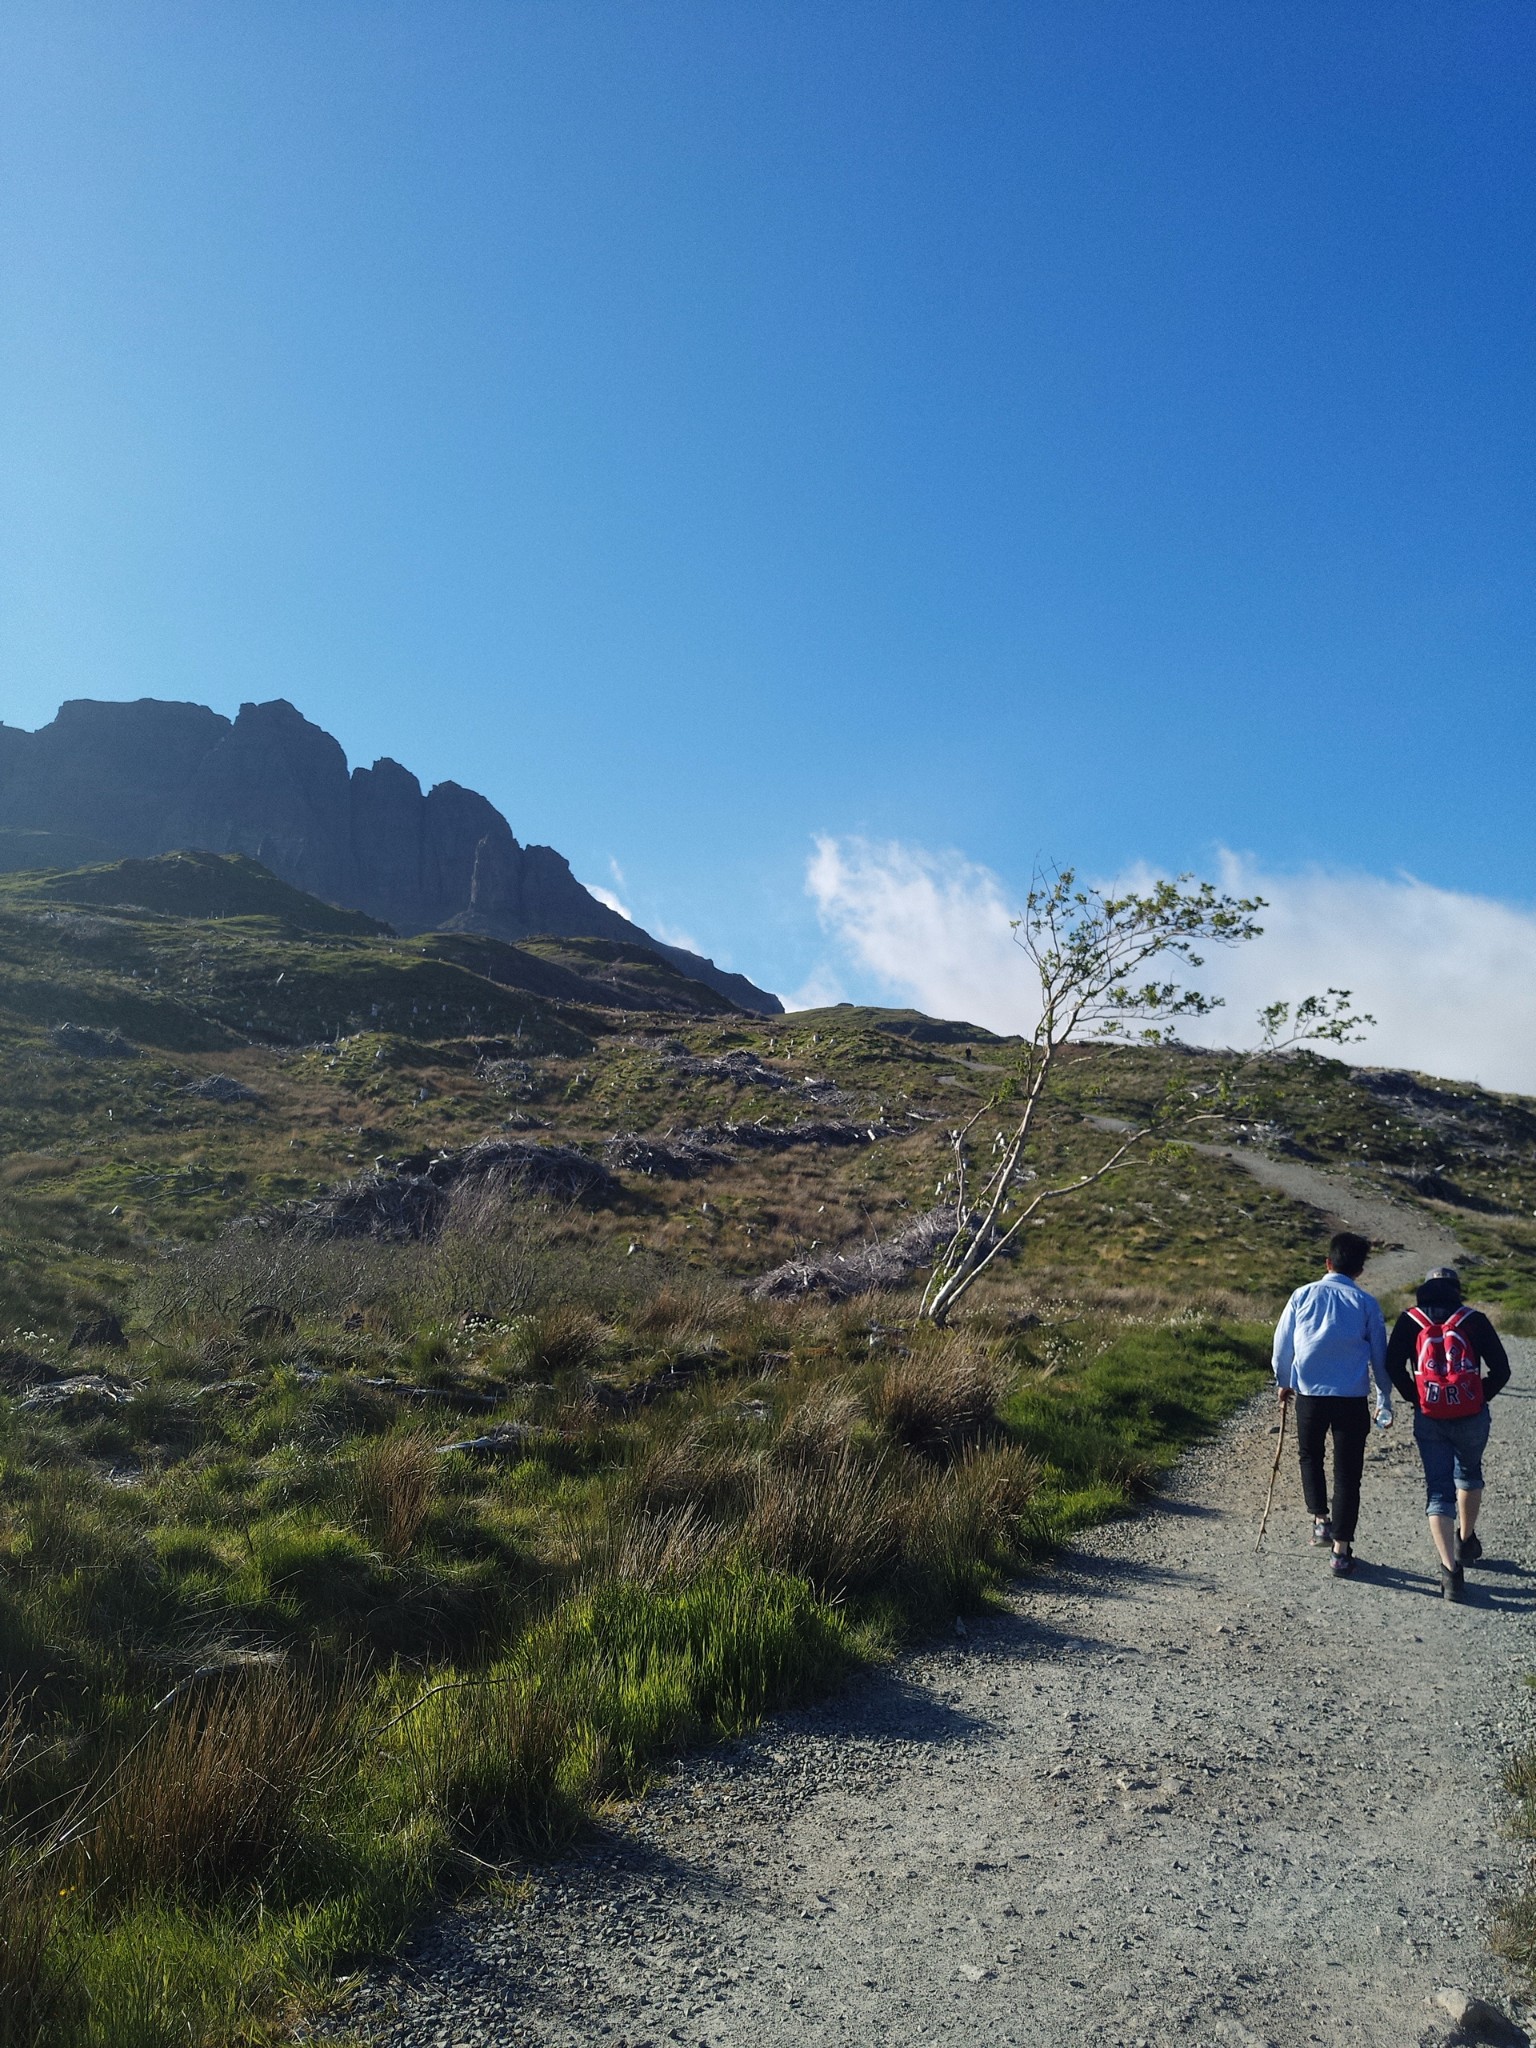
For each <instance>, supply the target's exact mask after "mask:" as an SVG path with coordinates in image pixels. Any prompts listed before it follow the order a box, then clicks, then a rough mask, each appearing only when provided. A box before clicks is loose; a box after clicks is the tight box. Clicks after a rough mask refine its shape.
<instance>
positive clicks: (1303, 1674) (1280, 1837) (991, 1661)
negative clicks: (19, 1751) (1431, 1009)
mask: <svg viewBox="0 0 1536 2048" xmlns="http://www.w3.org/2000/svg"><path fill="white" fill-rule="evenodd" d="M1404 1213H1406V1212H1404ZM1351 1220H1363V1219H1361V1218H1360V1217H1359V1215H1358V1211H1356V1213H1355V1214H1354V1215H1353V1216H1352V1218H1351ZM1398 1220H1399V1221H1401V1220H1402V1215H1401V1214H1400V1216H1399V1219H1398ZM1419 1250H1422V1247H1415V1255H1416V1256H1417V1253H1418V1251H1419ZM1511 1349H1512V1355H1513V1356H1514V1359H1515V1367H1516V1372H1515V1381H1514V1384H1513V1385H1512V1386H1511V1388H1510V1389H1509V1390H1508V1392H1506V1393H1505V1394H1504V1395H1503V1396H1501V1397H1500V1399H1499V1400H1498V1402H1497V1403H1496V1405H1495V1409H1494V1422H1495V1428H1494V1438H1493V1444H1492V1446H1491V1448H1490V1452H1489V1457H1488V1476H1489V1489H1490V1490H1489V1495H1488V1507H1487V1511H1486V1517H1485V1534H1486V1539H1487V1543H1488V1557H1487V1559H1486V1560H1485V1563H1484V1565H1483V1566H1482V1567H1481V1568H1479V1569H1478V1570H1477V1571H1476V1573H1475V1574H1472V1573H1469V1580H1470V1581H1471V1590H1470V1593H1469V1598H1468V1602H1467V1604H1466V1605H1465V1606H1462V1607H1448V1606H1445V1605H1443V1604H1442V1603H1441V1601H1440V1600H1439V1598H1438V1595H1437V1591H1436V1581H1435V1578H1434V1576H1433V1574H1432V1558H1431V1552H1430V1549H1429V1543H1428V1538H1427V1535H1426V1533H1425V1530H1424V1526H1423V1495H1422V1491H1421V1484H1420V1479H1419V1469H1418V1461H1417V1457H1416V1455H1415V1453H1414V1449H1413V1444H1412V1439H1411V1435H1410V1432H1409V1430H1408V1429H1407V1428H1405V1427H1403V1426H1401V1425H1400V1426H1399V1427H1398V1428H1396V1429H1395V1430H1394V1431H1393V1432H1392V1433H1391V1434H1390V1435H1388V1436H1385V1437H1382V1436H1375V1437H1373V1441H1372V1445H1371V1450H1370V1455H1369V1462H1368V1464H1367V1468H1366V1485H1365V1507H1364V1512H1363V1516H1362V1522H1361V1528H1360V1532H1359V1538H1358V1548H1359V1554H1360V1556H1361V1559H1362V1565H1361V1569H1360V1571H1359V1573H1358V1574H1357V1576H1356V1577H1355V1578H1354V1579H1352V1580H1343V1581H1335V1580H1334V1579H1333V1578H1332V1577H1331V1576H1330V1575H1329V1573H1328V1570H1327V1566H1326V1561H1325V1557H1324V1555H1323V1554H1322V1553H1319V1552H1313V1551H1312V1550H1310V1549H1309V1548H1308V1546H1307V1534H1308V1527H1309V1525H1308V1523H1307V1521H1306V1518H1305V1515H1304V1512H1303V1510H1302V1506H1301V1501H1300V1491H1299V1484H1298V1481H1297V1477H1296V1471H1295V1464H1294V1458H1293V1456H1292V1454H1291V1453H1290V1452H1289V1450H1288V1452H1287V1457H1286V1462H1285V1465H1284V1467H1283V1480H1282V1487H1281V1491H1280V1494H1279V1496H1278V1498H1277V1503H1276V1508H1275V1512H1274V1515H1273V1516H1272V1518H1271V1522H1270V1533H1269V1536H1268V1538H1267V1539H1266V1542H1265V1546H1264V1548H1263V1550H1262V1552H1261V1553H1260V1554H1258V1555H1257V1556H1255V1554H1254V1548H1253V1544H1254V1533H1255V1528H1256V1524H1257V1518H1258V1510H1259V1506H1260V1504H1261V1502H1262V1499H1263V1493H1264V1486H1265V1482H1266V1479H1267V1475H1268V1468H1269V1463H1270V1459H1271V1457H1272V1455H1273V1449H1274V1435H1273V1427H1274V1412H1273V1407H1272V1404H1271V1402H1270V1400H1269V1399H1268V1398H1264V1399H1261V1400H1259V1401H1256V1402H1255V1403H1254V1404H1253V1405H1252V1406H1251V1407H1250V1408H1249V1409H1248V1410H1247V1411H1246V1412H1245V1413H1244V1414H1243V1415H1241V1416H1240V1417H1238V1418H1237V1419H1236V1421H1235V1422H1234V1423H1233V1424H1232V1425H1231V1426H1230V1427H1229V1428H1228V1429H1227V1430H1226V1431H1225V1432H1224V1433H1223V1434H1222V1436H1221V1437H1220V1439H1219V1440H1217V1441H1216V1442H1215V1443H1213V1444H1211V1445H1209V1446H1206V1447H1205V1448H1203V1449H1202V1450H1200V1451H1197V1452H1196V1453H1194V1454H1193V1455H1192V1456H1190V1457H1189V1458H1188V1459H1186V1460H1185V1462H1184V1463H1183V1465H1182V1466H1181V1467H1180V1468H1179V1471H1178V1473H1177V1474H1176V1476H1175V1478H1174V1481H1173V1483H1172V1484H1171V1485H1170V1487H1169V1489H1168V1491H1167V1492H1166V1494H1165V1495H1163V1496H1162V1497H1161V1498H1160V1500H1159V1503H1158V1505H1157V1506H1156V1507H1155V1508H1154V1509H1152V1510H1151V1511H1149V1512H1148V1513H1146V1514H1144V1515H1142V1516H1140V1517H1138V1518H1137V1519H1135V1520H1131V1521H1125V1522H1120V1523H1116V1524H1113V1525H1111V1526H1109V1527H1106V1528H1104V1529H1102V1530H1099V1531H1097V1532H1095V1533H1094V1534H1093V1535H1091V1536H1090V1537H1088V1538H1086V1539H1085V1540H1084V1541H1083V1542H1082V1543H1080V1544H1079V1545H1078V1546H1077V1547H1075V1548H1074V1549H1073V1550H1072V1551H1070V1552H1068V1553H1067V1554H1065V1555H1064V1556H1063V1558H1062V1559H1061V1560H1060V1562H1059V1563H1058V1564H1057V1565H1056V1566H1055V1567H1053V1568H1052V1569H1051V1570H1050V1571H1048V1572H1045V1573H1043V1574H1041V1575H1040V1576H1039V1577H1038V1578H1036V1579H1034V1580H1031V1581H1029V1582H1027V1583H1025V1584H1023V1585H1022V1586H1020V1587H1019V1588H1017V1589H1016V1590H1015V1593H1014V1595H1013V1596H1012V1598H1011V1599H1010V1601H1009V1604H1008V1608H1007V1611H1006V1612H1004V1613H1002V1614H1000V1615H998V1616H996V1617H995V1618H992V1619H989V1620H987V1621H986V1622H984V1623H981V1624H973V1625H972V1626H971V1629H970V1632H969V1633H968V1634H967V1635H964V1636H963V1637H957V1638H956V1639H955V1640H954V1641H953V1643H951V1644H946V1645H945V1646H944V1647H943V1648H941V1649H938V1650H936V1651H931V1652H928V1653H926V1654H923V1655H919V1656H915V1657H912V1658H910V1659H908V1660H906V1661H904V1662H903V1663H902V1664H900V1665H899V1666H898V1667H896V1668H894V1669H892V1670H890V1671H887V1672H884V1673H880V1674H878V1675H876V1676H875V1677H873V1678H871V1679H867V1680H864V1681H861V1682H860V1683H859V1684H857V1685H856V1686H854V1687H852V1688H850V1690H849V1691H848V1692H847V1693H846V1694H845V1695H844V1696H842V1697H840V1698H838V1699H835V1700H833V1701H830V1702H828V1703H826V1704H824V1705H822V1706H820V1707H818V1708H816V1709H814V1710H809V1711H804V1712H800V1713H796V1714H792V1715H787V1716H784V1717H782V1718H780V1719H779V1720H777V1721H775V1722H773V1723H771V1724H770V1725H769V1726H768V1727H767V1728H766V1729H765V1730H764V1731H763V1732H762V1733H761V1734H760V1735H758V1736H756V1737H754V1738H752V1739H750V1740H747V1741H742V1742H739V1743H734V1744H730V1745H727V1746H725V1747H722V1748H720V1749H718V1750H716V1751H714V1752H712V1753H710V1754H708V1755H706V1756H704V1757H701V1758H696V1759H694V1760H692V1761H690V1762H689V1763H687V1764H686V1765H685V1766H684V1767H683V1768H682V1769H680V1770H679V1771H678V1772H677V1774H676V1775H675V1776H674V1777H673V1778H672V1779H671V1780H670V1781H669V1782H668V1783H667V1784H666V1785H664V1786H663V1787H662V1788H661V1789H660V1790H658V1791H657V1792H656V1793H655V1794H654V1795H653V1796H652V1797H651V1798H649V1799H647V1800H646V1801H644V1802H642V1803H641V1804H640V1805H639V1806H638V1807H636V1808H634V1809H633V1810H631V1811H630V1812H628V1813H627V1814H624V1815H620V1816H616V1817H615V1818H614V1820H613V1822H612V1824H611V1826H610V1827H609V1828H608V1829H607V1830H605V1831H603V1832H602V1833H600V1834H599V1835H598V1836H597V1837H596V1838H595V1839H593V1840H591V1841H589V1842H588V1843H587V1844H586V1845H585V1846H584V1848H583V1850H582V1851H581V1853H580V1854H579V1855H577V1856H574V1857H573V1858H571V1859H570V1860H569V1861H567V1862H565V1863H563V1864H560V1865H557V1866H553V1867H551V1868H548V1869H546V1870H545V1871H543V1872H542V1873H540V1874H538V1875H537V1876H536V1877H535V1879H534V1881H533V1884H532V1887H531V1890H530V1892H529V1894H528V1895H527V1897H526V1898H524V1899H523V1900H522V1901H521V1902H520V1903H517V1904H512V1905H509V1904H507V1903H506V1902H504V1901H502V1902H496V1901H492V1900H483V1901H480V1902H478V1903H476V1904H474V1905H472V1906H471V1907H470V1908H468V1909H467V1910H464V1911H462V1912H458V1913H455V1914H451V1915H449V1916H447V1917H445V1918H444V1919H443V1920H442V1921H440V1922H439V1923H438V1924H437V1925H436V1926H435V1927H434V1928H433V1930H432V1931H431V1932H430V1934H429V1935H428V1936H427V1937H426V1938H425V1939H424V1940H423V1941H422V1943H421V1944H420V1945H419V1946H418V1947H417V1949H416V1950H415V1951H414V1952H413V1954H411V1955H410V1956H409V1957H408V1958H407V1959H406V1960H405V1961H404V1962H403V1963H401V1964H400V1965H399V1966H398V1967H397V1968H396V1970H395V1971H394V1972H393V1974H392V1975H391V1976H390V1977H389V1978H388V1979H386V1980H384V1981H380V1982H376V1983H374V1984H372V1985H371V1986H369V1987H368V1989H367V1991H366V1992H365V1994H364V1999H363V2003H362V2006H361V2007H360V2009H359V2011H358V2013H357V2015H356V2017H357V2019H359V2020H360V2021H362V2022H363V2024H364V2025H365V2027H366V2028H367V2029H368V2030H369V2031H370V2032H371V2033H374V2034H376V2036H377V2038H378V2039H380V2040H381V2041H383V2042H385V2043H387V2044H390V2048H484V2044H487V2043H491V2042H495V2043H498V2044H508V2048H510V2044H520V2048H521V2044H528V2048H534V2044H537V2048H574V2044H578V2043H580V2044H588V2043H607V2044H610V2048H643V2044H651V2048H667V2044H670V2043H673V2042H681V2043H686V2044H688V2048H694V2044H700V2048H791V2044H793V2048H819V2044H828V2048H830V2044H834V2043H837V2044H843V2043H849V2044H851V2043H860V2044H863V2043H890V2044H892V2048H898V2044H899V2048H908V2044H916V2043H945V2044H949V2043H953V2044H956V2048H981V2044H987V2048H993V2044H1007V2043H1019V2044H1026V2043H1027V2044H1039V2048H1058V2044H1074V2048H1075V2044H1077V2043H1079V2042H1092V2043H1103V2044H1105V2048H1112V2044H1117V2043H1118V2044H1125V2048H1134V2044H1145V2048H1151V2044H1153V2043H1156V2044H1158V2048H1163V2044H1168V2048H1172V2044H1174V2043H1179V2044H1181V2048H1182V2044H1194V2048H1205V2044H1219V2043H1225V2044H1231V2048H1254V2044H1256V2043H1269V2044H1273V2048H1303V2044H1306V2048H1310V2044H1314V2043H1323V2044H1330V2048H1331V2044H1335V2043H1337V2044H1340V2048H1343V2044H1351V2048H1353V2044H1359V2048H1408V2044H1409V2043H1412V2042H1415V2041H1417V2040H1418V2039H1419V2038H1420V2036H1421V2034H1422V2032H1423V2029H1424V2027H1425V2025H1426V2021H1427V2019H1428V2015H1427V2014H1426V2012H1425V2009H1424V2000H1425V1996H1426V1994H1427V1993H1428V1992H1429V1991H1431V1990H1432V1989H1433V1988H1434V1987H1436V1986H1438V1985H1441V1984H1460V1985H1463V1986H1465V1987H1466V1988H1468V1989H1470V1990H1472V1991H1475V1992H1479V1993H1482V1994H1484V1995H1486V1996H1490V1997H1493V1998H1494V1999H1496V2000H1497V2001H1498V2002H1500V2003H1501V2004H1503V2005H1504V2007H1505V2009H1506V2010H1512V2011H1518V2010H1519V2008H1518V2004H1517V2001H1516V1999H1515V1997H1514V1994H1513V1989H1512V1987H1511V1985H1510V1984H1509V1983H1508V1982H1506V1981H1505V1980H1504V1978H1503V1976H1502V1974H1501V1970H1500V1967H1499V1966H1498V1964H1497V1963H1496V1962H1495V1961H1494V1959H1493V1957H1492V1956H1491V1954H1490V1952H1489V1950H1488V1947H1487V1942H1486V1929H1487V1926H1488V1923H1489V1921H1490V1919H1491V1917H1492V1914H1493V1911H1494V1909H1495V1907H1496V1904H1497V1902H1498V1900H1499V1898H1500V1897H1501V1895H1503V1894H1505V1893H1507V1891H1508V1890H1509V1889H1510V1887H1511V1886H1512V1885H1513V1884H1514V1882H1515V1881H1516V1878H1517V1875H1518V1870H1519V1857H1518V1855H1517V1853H1516V1851H1515V1849H1514V1848H1513V1846H1512V1845H1511V1844H1510V1843H1508V1842H1507V1841H1506V1840H1505V1839H1504V1838H1503V1836H1502V1834H1501V1821H1502V1818H1503V1814H1504V1805H1503V1800H1502V1795H1501V1790H1500V1781H1501V1772H1502V1766H1503V1761H1504V1758H1505V1756H1506V1755H1507V1753H1508V1751H1509V1749H1510V1747H1511V1746H1512V1745H1513V1744H1514V1743H1515V1742H1516V1741H1517V1740H1519V1739H1523V1738H1524V1737H1526V1736H1527V1735H1528V1734H1529V1731H1530V1726H1531V1721H1532V1713H1531V1708H1530V1705H1529V1702H1528V1697H1527V1695H1526V1694H1525V1691H1524V1688H1523V1687H1522V1685H1521V1678H1522V1675H1523V1673H1524V1671H1525V1670H1526V1669H1527V1668H1528V1667H1529V1666H1530V1665H1531V1664H1532V1663H1533V1662H1536V1645H1533V1637H1532V1631H1531V1619H1532V1614H1533V1610H1536V1506H1533V1502H1536V1345H1526V1344H1515V1345H1513V1346H1512V1347H1511Z"/></svg>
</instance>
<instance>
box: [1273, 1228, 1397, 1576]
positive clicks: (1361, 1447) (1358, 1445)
mask: <svg viewBox="0 0 1536 2048" xmlns="http://www.w3.org/2000/svg"><path fill="white" fill-rule="evenodd" d="M1370 1249H1371V1246H1370V1240H1369V1239H1368V1238H1364V1237H1359V1236H1357V1235H1356V1234H1355V1232H1354V1231H1352V1230H1341V1231H1340V1232H1339V1233H1338V1235H1337V1236H1336V1237H1335V1238H1334V1239H1333V1241H1332V1243H1331V1244H1330V1245H1329V1247H1328V1270H1327V1272H1326V1273H1325V1274H1324V1275H1323V1277H1322V1279H1321V1280H1312V1281H1309V1282H1308V1284H1307V1285H1306V1286H1305V1287H1298V1288H1297V1290H1296V1292H1295V1293H1294V1294H1293V1295H1292V1296H1291V1298H1290V1300H1289V1301H1288V1302H1287V1303H1286V1304H1285V1307H1284V1309H1283V1310H1282V1312H1281V1316H1280V1321H1279V1323H1278V1324H1277V1326H1276V1328H1275V1347H1274V1367H1275V1385H1276V1386H1277V1387H1278V1388H1279V1391H1280V1402H1281V1406H1282V1407H1283V1406H1284V1405H1285V1404H1286V1402H1288V1401H1290V1400H1293V1399H1294V1401H1295V1403H1296V1448H1297V1452H1298V1454H1299V1456H1300V1460H1301V1490H1302V1492H1303V1494H1304V1495H1305V1496H1306V1502H1307V1511H1308V1513H1309V1514H1310V1515H1311V1516H1312V1541H1313V1543H1314V1545H1315V1546H1317V1547H1318V1548H1319V1549H1321V1548H1322V1547H1324V1546H1325V1545H1331V1546H1332V1548H1333V1559H1332V1566H1333V1571H1334V1573H1335V1575H1336V1576H1337V1577H1339V1578H1347V1577H1348V1575H1349V1574H1350V1573H1351V1572H1352V1571H1353V1570H1354V1568H1355V1525H1356V1523H1357V1522H1358V1520H1359V1517H1360V1479H1361V1475H1362V1474H1363V1472H1364V1470H1365V1445H1366V1439H1367V1438H1368V1437H1369V1436H1370V1433H1371V1419H1370V1398H1369V1397H1370V1391H1371V1382H1372V1381H1373V1380H1374V1381H1375V1383H1376V1420H1377V1422H1378V1423H1380V1424H1381V1426H1382V1427H1383V1428H1384V1429H1385V1428H1389V1427H1390V1426H1391V1422H1392V1382H1391V1380H1390V1379H1389V1378H1388V1377H1387V1326H1386V1323H1385V1322H1384V1320H1383V1319H1382V1313H1381V1304H1380V1302H1378V1301H1377V1299H1376V1297H1375V1295H1374V1294H1367V1293H1366V1291H1365V1289H1364V1288H1363V1287H1362V1286H1360V1285H1359V1280H1360V1275H1361V1274H1362V1273H1363V1272H1364V1271H1365V1262H1366V1259H1367V1258H1368V1257H1369V1256H1370ZM1330 1435H1331V1436H1332V1438H1333V1513H1332V1516H1331V1517H1330V1515H1329V1512H1328V1481H1327V1475H1326V1473H1325V1472H1324V1469H1323V1453H1324V1451H1325V1449H1326V1448H1327V1442H1328V1438H1329V1436H1330Z"/></svg>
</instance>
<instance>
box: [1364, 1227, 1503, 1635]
mask: <svg viewBox="0 0 1536 2048" xmlns="http://www.w3.org/2000/svg"><path fill="white" fill-rule="evenodd" d="M1485 1368H1486V1370H1485ZM1387 1371H1388V1372H1389V1373H1390V1374H1391V1376H1392V1384H1393V1386H1395V1387H1396V1388H1397V1391H1398V1392H1399V1393H1400V1394H1401V1395H1402V1397H1403V1399H1404V1400H1405V1401H1409V1402H1411V1403H1412V1405H1413V1409H1414V1417H1413V1438H1414V1442H1415V1443H1416V1444H1417V1445H1418V1447H1419V1457H1420V1458H1421V1460H1422V1461H1423V1465H1424V1491H1425V1495H1426V1497H1427V1501H1428V1514H1429V1533H1430V1535H1431V1536H1432V1537H1433V1539H1434V1545H1435V1550H1436V1552H1437V1553H1438V1555H1439V1559H1440V1594H1441V1597H1442V1599H1446V1600H1460V1599H1461V1598H1462V1597H1463V1594H1464V1591H1465V1586H1466V1580H1465V1576H1464V1569H1463V1568H1464V1567H1465V1566H1466V1565H1469V1564H1476V1562H1477V1560H1478V1559H1479V1558H1480V1557H1481V1556H1482V1554H1483V1546H1482V1544H1481V1542H1480V1541H1479V1540H1478V1536H1477V1511H1478V1509H1479V1508H1480V1507H1481V1506H1482V1504H1483V1451H1484V1448H1485V1447H1486V1445H1487V1442H1488V1421H1489V1417H1488V1403H1489V1402H1490V1401H1491V1400H1492V1399H1493V1397H1494V1395H1495V1394H1497V1393H1499V1392H1500V1391H1501V1390H1502V1389H1503V1388H1504V1387H1505V1386H1506V1385H1507V1384H1508V1382H1509V1358H1508V1355H1507V1354H1506V1352H1505V1350H1504V1346H1503V1345H1502V1344H1501V1343H1500V1342H1499V1333H1498V1331H1497V1330H1495V1328H1494V1327H1493V1325H1492V1323H1490V1322H1489V1320H1488V1318H1487V1317H1486V1316H1485V1315H1484V1314H1483V1312H1482V1310H1481V1309H1476V1308H1467V1307H1466V1306H1465V1305H1464V1304H1463V1302H1462V1299H1461V1275H1460V1274H1459V1273H1458V1272H1457V1271H1456V1268H1455V1267H1454V1266H1437V1267H1436V1268H1435V1270H1434V1272H1433V1273H1431V1274H1430V1275H1429V1276H1428V1278H1427V1279H1426V1280H1425V1282H1424V1285H1423V1286H1422V1287H1421V1288H1420V1289H1419V1290H1418V1293H1417V1295H1416V1297H1415V1305H1414V1306H1413V1307H1412V1308H1410V1309H1405V1310H1404V1311H1403V1313H1402V1314H1401V1315H1400V1316H1399V1317H1398V1319H1397V1322H1396V1324H1395V1325H1394V1327H1393V1330H1392V1336H1391V1340H1390V1342H1389V1343H1388V1345H1387Z"/></svg>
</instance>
